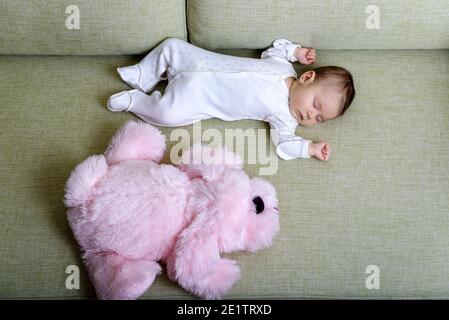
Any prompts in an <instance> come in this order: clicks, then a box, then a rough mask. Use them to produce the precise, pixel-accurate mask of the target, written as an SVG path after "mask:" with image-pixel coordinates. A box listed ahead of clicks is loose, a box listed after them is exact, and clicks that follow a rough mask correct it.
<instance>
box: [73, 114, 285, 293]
mask: <svg viewBox="0 0 449 320" xmlns="http://www.w3.org/2000/svg"><path fill="white" fill-rule="evenodd" d="M165 149H166V145H165V137H164V136H163V135H162V134H161V133H160V131H159V130H158V129H156V128H155V127H153V126H151V125H150V124H147V123H144V122H139V123H136V122H133V121H129V122H127V123H126V124H125V125H123V127H122V128H120V129H119V130H118V132H117V133H116V135H115V136H114V137H113V138H112V140H111V143H110V145H109V146H108V148H107V150H106V152H105V154H104V155H94V156H91V157H89V158H87V159H86V160H85V161H84V162H82V163H81V164H79V165H78V166H77V167H76V168H75V170H74V171H73V172H72V174H71V176H70V177H69V179H68V181H67V185H66V194H65V204H66V205H67V207H68V208H69V210H68V213H67V216H68V220H69V223H70V226H71V228H72V230H73V233H74V235H75V237H76V239H77V241H78V243H79V244H80V246H81V249H82V251H83V252H84V253H83V258H84V261H85V264H86V267H87V270H88V273H89V277H90V279H91V281H92V283H93V284H94V286H95V289H96V292H97V296H98V298H100V299H136V298H138V297H139V296H140V295H142V294H143V293H144V292H145V291H146V290H147V289H148V288H149V287H150V286H151V284H152V283H153V281H154V279H155V277H156V276H157V274H159V273H160V272H161V266H160V265H159V263H160V262H163V263H165V264H166V269H167V274H168V276H169V278H170V279H172V280H173V281H177V282H178V283H179V284H180V285H181V286H182V287H183V288H184V289H186V290H187V291H189V292H191V293H194V294H196V295H198V296H200V297H203V298H207V299H216V298H221V297H223V295H225V294H226V293H227V292H228V291H229V290H230V288H231V287H232V285H233V284H234V283H235V282H236V281H237V280H238V279H239V277H240V269H239V268H238V266H237V264H236V262H235V261H233V260H229V259H224V258H221V257H220V253H224V252H232V251H239V250H247V251H251V252H254V251H257V250H259V249H261V248H265V247H268V246H270V245H271V244H272V240H273V237H274V236H275V234H276V233H277V232H278V231H279V214H278V209H277V202H278V201H277V198H276V191H275V189H274V188H273V186H272V185H271V184H269V183H268V182H266V181H265V180H262V179H260V178H253V179H250V178H249V177H248V176H247V175H246V174H245V173H244V172H243V170H242V161H241V159H240V158H239V157H238V156H237V155H235V154H234V153H232V152H229V151H228V150H226V148H216V149H212V148H209V147H207V146H203V145H198V144H197V145H194V146H193V147H192V148H190V149H189V150H187V151H186V152H184V154H183V156H182V159H181V163H180V165H179V166H178V167H176V166H171V165H163V164H162V165H161V164H158V163H157V162H158V161H160V160H161V159H162V157H163V154H164V152H165ZM255 197H260V198H262V199H263V204H264V207H265V209H264V210H263V211H262V212H261V213H259V214H256V210H255V208H256V206H255V204H254V203H253V199H254V198H255Z"/></svg>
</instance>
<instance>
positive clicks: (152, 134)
mask: <svg viewBox="0 0 449 320" xmlns="http://www.w3.org/2000/svg"><path fill="white" fill-rule="evenodd" d="M165 147H166V145H165V136H163V135H162V134H161V132H160V131H159V130H158V129H156V128H155V127H153V126H152V125H151V124H148V123H145V122H143V121H139V122H135V121H132V120H130V121H128V122H126V123H125V124H124V125H123V126H122V127H121V128H120V129H119V130H118V132H117V133H116V134H115V135H114V137H113V138H112V140H111V142H110V143H109V146H108V148H107V150H106V152H105V157H106V162H107V163H108V164H109V165H113V164H118V163H120V162H122V161H128V160H152V161H154V162H159V161H160V160H161V159H162V157H163V155H164V152H165Z"/></svg>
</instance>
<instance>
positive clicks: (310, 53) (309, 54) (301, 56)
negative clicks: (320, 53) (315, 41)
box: [295, 47, 316, 64]
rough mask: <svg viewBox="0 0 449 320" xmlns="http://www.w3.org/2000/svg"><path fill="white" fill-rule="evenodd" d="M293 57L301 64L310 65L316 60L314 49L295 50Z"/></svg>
mask: <svg viewBox="0 0 449 320" xmlns="http://www.w3.org/2000/svg"><path fill="white" fill-rule="evenodd" d="M295 57H296V59H297V60H298V61H299V62H300V63H302V64H312V63H314V62H315V60H316V53H315V49H313V48H299V47H298V48H296V49H295Z"/></svg>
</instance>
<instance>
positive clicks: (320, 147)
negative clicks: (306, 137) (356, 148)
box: [309, 142, 332, 161]
mask: <svg viewBox="0 0 449 320" xmlns="http://www.w3.org/2000/svg"><path fill="white" fill-rule="evenodd" d="M331 153H332V149H331V146H330V145H329V143H326V142H315V143H311V144H310V145H309V156H311V157H312V156H313V157H315V158H317V159H319V160H325V161H327V160H329V158H330V156H331Z"/></svg>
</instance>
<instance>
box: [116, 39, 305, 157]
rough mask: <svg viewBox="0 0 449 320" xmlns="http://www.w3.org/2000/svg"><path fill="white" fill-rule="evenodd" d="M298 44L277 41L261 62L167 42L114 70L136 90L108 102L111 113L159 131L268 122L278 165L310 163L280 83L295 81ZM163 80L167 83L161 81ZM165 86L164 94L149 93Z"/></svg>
mask: <svg viewBox="0 0 449 320" xmlns="http://www.w3.org/2000/svg"><path fill="white" fill-rule="evenodd" d="M298 46H300V45H299V44H295V43H292V42H290V41H288V40H285V39H278V40H276V41H274V42H273V46H272V47H270V48H268V49H267V50H265V51H264V52H263V53H262V55H261V59H253V58H243V57H236V56H230V55H224V54H219V53H215V52H212V51H207V50H205V49H202V48H199V47H196V46H194V45H192V44H190V43H188V42H186V41H184V40H180V39H177V38H169V39H167V40H165V41H163V42H162V43H161V44H159V45H158V46H157V47H156V48H154V49H153V50H152V51H151V52H150V53H149V54H148V55H146V56H145V57H144V58H143V59H142V60H141V61H140V62H139V63H137V64H135V65H132V66H127V67H120V68H117V71H118V73H119V74H120V77H121V78H122V79H123V81H125V82H126V83H127V84H128V85H129V86H131V87H133V88H135V89H134V90H130V91H122V92H120V93H117V94H114V95H113V96H111V97H110V98H109V101H108V108H109V110H111V111H129V112H132V113H134V114H135V115H137V116H138V117H139V118H141V119H143V120H144V121H146V122H148V123H151V124H155V125H158V126H182V125H188V124H192V123H194V122H196V121H200V120H203V119H209V118H219V119H222V120H225V121H234V120H241V119H253V120H261V121H265V122H268V123H269V124H270V127H271V128H272V129H274V130H271V131H272V134H271V139H272V141H273V143H274V144H275V145H276V151H277V154H278V155H279V156H280V157H281V158H282V159H286V160H289V159H294V158H309V155H308V148H309V143H311V141H310V140H307V139H303V138H301V137H299V136H296V135H295V129H296V127H297V126H298V123H297V121H296V119H295V118H294V117H293V116H292V115H291V113H290V111H289V92H288V88H287V85H286V83H285V81H284V79H285V78H287V77H295V78H297V77H298V76H297V74H296V72H295V69H294V68H293V66H292V64H291V63H290V62H295V61H297V60H296V58H295V57H294V55H293V52H294V50H295V48H296V47H298ZM164 74H166V75H167V76H166V77H163V75H164ZM161 80H168V85H167V87H166V89H165V93H164V94H163V95H162V94H161V93H160V92H159V91H153V92H152V93H151V94H150V95H147V94H146V92H150V91H151V90H153V89H154V87H155V86H156V85H157V84H158V82H159V81H161Z"/></svg>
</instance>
